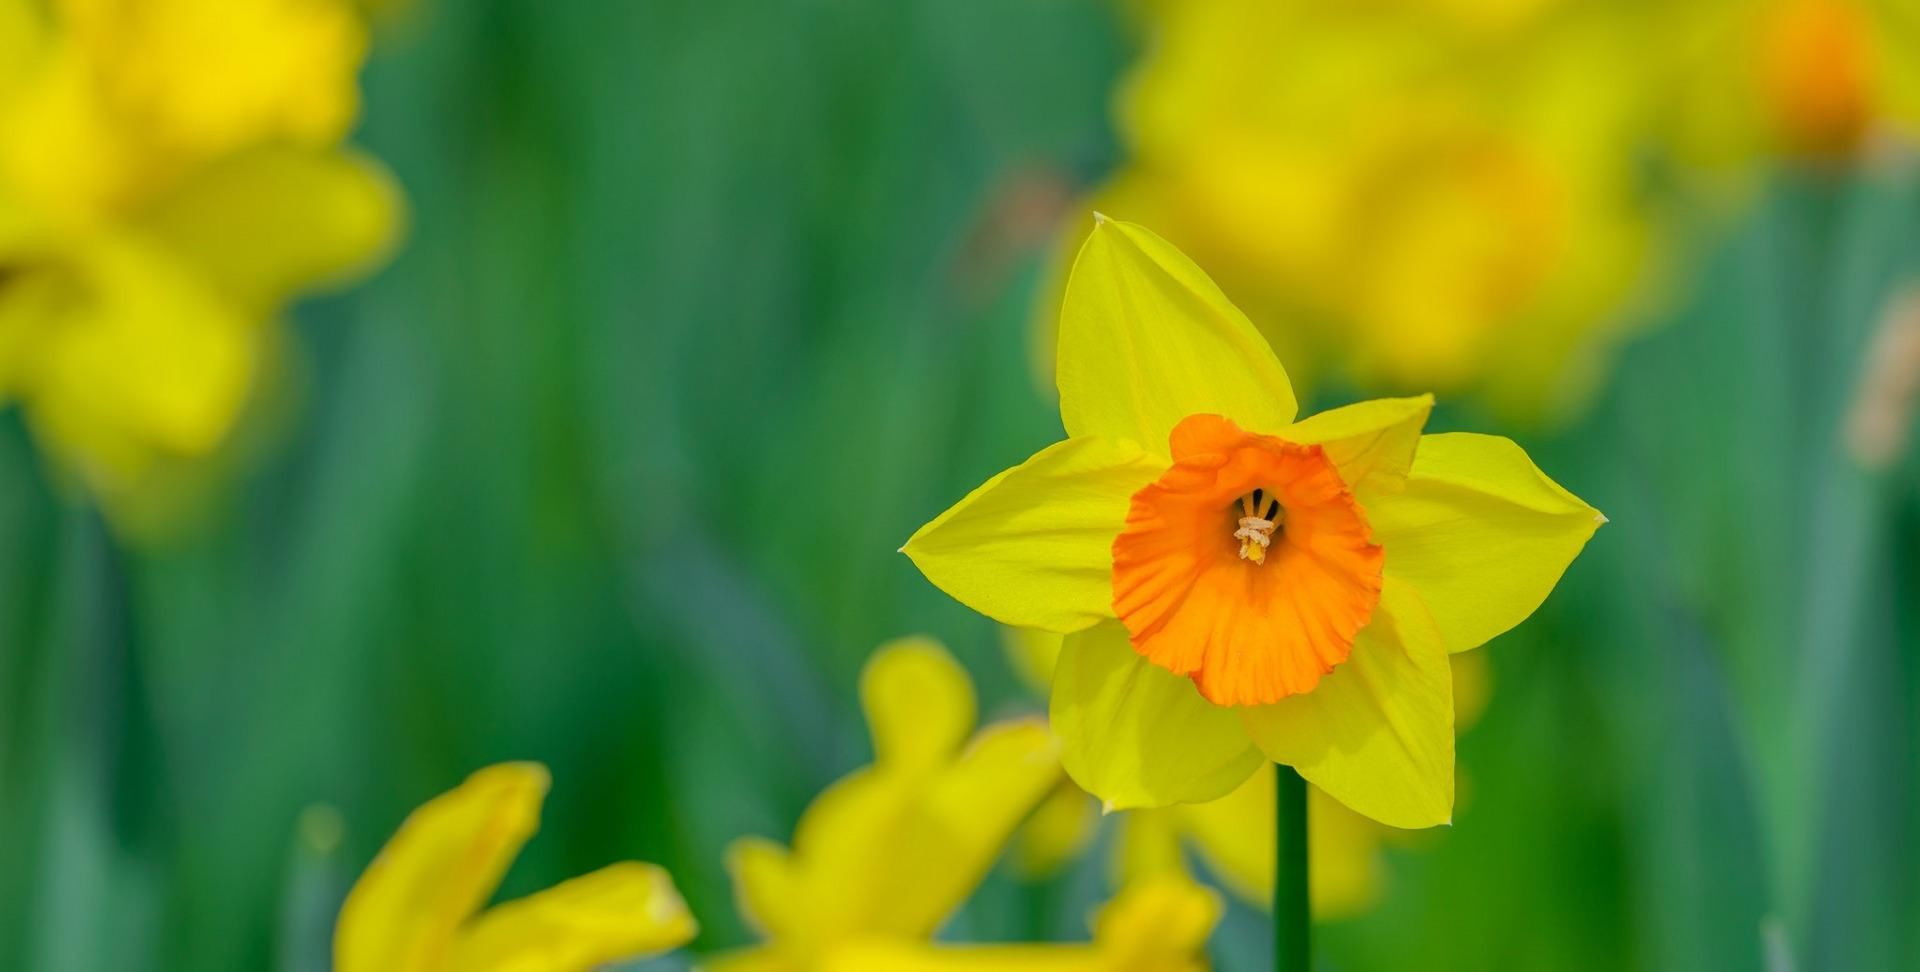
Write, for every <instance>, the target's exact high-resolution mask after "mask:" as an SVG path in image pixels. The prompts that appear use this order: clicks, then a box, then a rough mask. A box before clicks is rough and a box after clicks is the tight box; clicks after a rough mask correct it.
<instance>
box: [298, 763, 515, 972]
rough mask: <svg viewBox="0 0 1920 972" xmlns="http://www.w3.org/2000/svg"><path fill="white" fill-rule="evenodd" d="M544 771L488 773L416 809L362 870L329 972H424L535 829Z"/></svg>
mask: <svg viewBox="0 0 1920 972" xmlns="http://www.w3.org/2000/svg"><path fill="white" fill-rule="evenodd" d="M547 782H548V779H547V771H546V769H545V768H544V767H542V766H539V765H537V764H534V763H506V764H502V765H499V766H490V767H488V768H486V769H483V770H481V771H479V772H477V773H475V774H473V775H472V776H470V777H468V778H467V781H466V782H464V783H462V784H460V786H459V787H458V788H456V789H454V790H451V791H449V792H447V793H444V794H442V795H440V796H438V797H435V798H434V799H433V800H431V801H429V802H427V803H425V804H423V805H422V806H421V807H420V808H419V809H418V810H415V811H414V812H413V813H412V814H411V815H410V816H408V817H407V819H406V821H405V822H404V823H402V824H401V825H400V829H399V831H398V832H396V833H395V834H394V835H393V839H391V840H389V841H387V846H386V847H384V848H382V849H381V851H380V855H379V856H378V857H375V858H374V859H373V863H372V864H369V865H368V866H367V870H366V873H364V874H362V875H361V876H360V880H359V881H358V882H357V883H356V884H354V886H353V891H352V892H351V893H349V894H348V895H347V901H346V904H345V905H344V906H342V908H341V909H340V921H339V923H338V924H337V925H336V926H335V929H334V943H333V950H334V963H335V966H334V967H335V968H336V969H337V970H338V972H428V970H434V969H438V968H440V967H441V963H442V962H444V961H445V960H446V958H447V956H448V954H449V952H450V950H451V948H452V946H453V940H454V932H455V929H457V928H459V926H460V924H461V923H462V922H464V921H466V920H467V919H468V918H469V917H470V916H472V915H473V913H474V912H475V911H477V910H479V908H480V906H481V905H482V904H484V903H485V902H486V900H487V899H488V898H489V897H491V896H492V895H493V892H494V889H495V888H496V887H498V886H499V884H500V877H501V875H503V874H505V873H506V870H507V865H508V864H510V863H512V862H513V858H514V855H516V854H518V853H519V852H520V847H521V845H523V844H525V843H526V841H527V838H528V837H530V836H532V835H533V832H534V830H535V829H536V828H537V827H538V826H539V821H540V801H541V800H542V799H543V798H544V797H545V796H546V792H547Z"/></svg>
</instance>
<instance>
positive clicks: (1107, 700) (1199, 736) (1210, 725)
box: [1052, 622, 1261, 810]
mask: <svg viewBox="0 0 1920 972" xmlns="http://www.w3.org/2000/svg"><path fill="white" fill-rule="evenodd" d="M1052 717H1053V731H1054V733H1055V734H1056V735H1058V736H1059V737H1060V746H1061V762H1063V763H1064V764H1065V765H1066V767H1067V773H1068V774H1069V775H1071V776H1072V777H1073V779H1074V782H1076V783H1079V784H1080V786H1081V787H1082V788H1084V789H1085V790H1087V791H1088V792H1089V793H1092V794H1093V795H1094V796H1097V797H1099V798H1100V799H1101V800H1103V801H1105V802H1106V804H1107V805H1108V806H1109V807H1110V808H1112V809H1116V810H1126V809H1133V808H1136V807H1161V806H1167V805H1169V804H1174V803H1191V802H1196V801H1201V800H1212V799H1215V798H1217V797H1221V796H1224V795H1226V794H1227V793H1229V792H1232V790H1233V788H1234V787H1236V786H1238V785H1240V782H1241V781H1242V780H1245V779H1246V778H1247V776H1248V775H1249V774H1251V773H1252V772H1253V771H1254V770H1256V769H1258V768H1259V766H1260V761H1261V758H1260V751H1259V749H1257V748H1256V747H1255V746H1254V745H1253V743H1252V742H1250V741H1249V740H1248V739H1247V734H1246V732H1245V730H1244V729H1242V728H1241V725H1240V719H1239V716H1238V715H1237V714H1236V710H1234V709H1230V708H1226V707H1223V706H1217V705H1214V704H1213V703H1211V702H1208V701H1207V700H1206V699H1204V698H1201V696H1200V690H1199V689H1197V688H1195V687H1194V685H1193V680H1192V679H1189V678H1185V677H1182V676H1179V675H1175V674H1173V673H1172V672H1169V671H1167V670H1166V669H1164V668H1161V667H1159V666H1157V665H1155V664H1153V663H1152V662H1149V661H1148V660H1146V659H1145V658H1143V657H1141V656H1140V655H1139V654H1138V653H1136V652H1135V651H1134V650H1133V646H1132V645H1130V644H1129V643H1128V641H1127V630H1126V628H1124V627H1122V626H1121V625H1120V624H1119V622H1111V623H1108V624H1102V625H1100V626H1098V627H1095V628H1091V629H1088V630H1086V631H1082V632H1079V633H1077V634H1073V635H1070V636H1068V638H1067V641H1066V644H1065V646H1064V647H1063V648H1062V649H1061V652H1060V664H1059V668H1058V670H1057V671H1056V672H1055V673H1054V679H1053V701H1052Z"/></svg>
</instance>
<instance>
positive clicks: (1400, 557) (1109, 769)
mask: <svg viewBox="0 0 1920 972" xmlns="http://www.w3.org/2000/svg"><path fill="white" fill-rule="evenodd" d="M1058 368H1059V381H1060V391H1061V411H1062V416H1063V418H1064V420H1065V424H1066V427H1067V431H1068V433H1069V438H1068V439H1067V440H1066V441H1065V442H1063V443H1060V444H1058V445H1055V446H1053V447H1051V448H1049V449H1046V450H1043V451H1041V452H1040V453H1039V454H1038V455H1037V456H1036V457H1035V458H1034V459H1032V460H1029V461H1028V462H1027V463H1026V464H1025V465H1022V466H1020V467H1017V468H1016V469H1014V470H1011V471H1009V472H1007V473H1003V474H1001V475H1000V476H998V477H995V478H994V479H992V480H989V481H988V483H987V484H986V485H985V486H982V487H981V488H979V489H977V490H975V491H974V493H973V494H972V495H970V496H968V497H967V498H966V499H964V500H962V501H961V502H960V503H959V504H957V505H956V506H955V507H954V508H953V509H950V510H948V511H947V512H946V513H944V514H942V515H941V516H939V517H937V518H935V519H934V520H933V521H932V522H931V523H929V524H927V526H925V527H923V528H922V529H921V530H920V531H919V532H917V533H916V534H915V535H914V537H913V539H912V540H910V541H909V542H908V544H907V546H906V548H905V550H906V552H907V553H908V554H909V555H910V556H912V557H913V560H914V562H915V564H916V565H918V566H919V567H920V568H921V570H922V571H923V572H924V573H925V574H926V575H927V577H928V578H929V579H930V580H932V581H933V582H934V583H935V584H937V585H939V586H940V587H942V588H943V589H945V590H946V591H947V592H948V593H949V594H952V595H953V596H954V597H956V598H958V599H960V600H961V601H963V602H965V603H967V604H968V605H970V606H972V607H974V608H976V609H977V610H980V611H982V612H983V613H986V614H988V615H989V616H992V617H995V618H998V619H999V620H1001V621H1004V622H1007V623H1010V624H1018V625H1025V626H1032V627H1042V628H1049V629H1052V630H1056V631H1063V632H1069V633H1071V632H1080V633H1078V634H1073V635H1072V637H1071V638H1070V639H1069V641H1068V643H1067V645H1066V647H1065V648H1064V649H1063V652H1062V656H1061V659H1060V662H1059V667H1058V669H1057V670H1056V672H1055V673H1054V680H1053V693H1052V699H1051V703H1052V712H1053V719H1054V728H1055V730H1056V731H1057V732H1058V733H1059V735H1060V738H1061V742H1062V747H1063V757H1062V758H1063V761H1064V762H1065V765H1066V767H1067V769H1068V772H1069V773H1070V774H1071V775H1072V776H1073V778H1074V779H1075V781H1076V782H1078V783H1080V784H1081V785H1082V786H1084V787H1086V788H1087V789H1088V790H1090V791H1092V792H1093V793H1094V794H1095V795H1096V796H1099V797H1101V798H1102V799H1103V800H1105V801H1107V802H1108V803H1109V804H1110V805H1112V806H1116V807H1151V806H1160V805H1166V804H1172V803H1182V802H1195V801H1205V800H1209V799H1213V798H1217V797H1219V796H1222V795H1224V794H1226V793H1228V792H1230V791H1232V790H1233V789H1234V788H1235V787H1236V786H1237V785H1239V784H1240V783H1241V781H1243V780H1244V779H1245V778H1246V777H1247V775H1248V774H1250V773H1252V772H1253V771H1254V769H1255V768H1256V767H1257V765H1258V762H1259V759H1258V757H1257V756H1255V755H1254V754H1253V750H1254V749H1255V748H1257V749H1258V750H1259V751H1261V752H1264V753H1265V755H1266V756H1267V757H1269V758H1271V759H1273V760H1275V761H1278V762H1283V763H1287V764H1289V765H1292V766H1294V767H1295V768H1297V769H1298V770H1299V771H1300V773H1301V774H1302V775H1303V776H1305V777H1306V778H1307V779H1309V780H1311V781H1313V782H1314V783H1315V784H1316V785H1318V786H1319V787H1320V788H1321V789H1322V790H1324V791H1326V792H1327V793H1328V794H1329V795H1331V796H1333V797H1335V798H1336V799H1338V800H1340V801H1341V802H1342V803H1345V804H1346V805H1347V806H1349V807H1352V808H1353V809H1355V810H1357V811H1359V812H1361V813H1363V814H1366V815H1367V816H1370V817H1373V818H1375V819H1377V820H1380V821H1382V822H1385V823H1389V824H1393V825H1395V826H1401V827H1426V826H1432V825H1435V824H1439V823H1443V822H1446V821H1447V820H1449V819H1450V818H1451V815H1452V807H1453V701H1452V692H1451V689H1450V684H1449V679H1450V674H1449V667H1448V662H1447V652H1448V650H1449V648H1454V649H1458V648H1464V647H1471V646H1472V645H1473V644H1478V643H1479V641H1482V640H1485V639H1486V638H1488V637H1492V636H1493V635H1495V634H1498V633H1499V632H1501V631H1504V630H1506V629H1507V628H1509V627H1511V626H1512V625H1513V624H1515V623H1517V622H1518V621H1520V620H1521V619H1523V618H1524V617H1526V615H1527V614H1529V613H1531V611H1532V610H1533V609H1534V608H1535V607H1537V606H1538V605H1539V603H1540V601H1541V599H1543V598H1544V597H1545V596H1546V594H1547V592H1548V591H1550V590H1551V589H1552V587H1553V585H1554V583H1555V582H1556V581H1557V580H1558V579H1559V577H1560V574H1561V572H1562V571H1564V570H1565V568H1566V566H1567V564H1568V563H1569V562H1571V561H1572V559H1573V557H1574V556H1575V555H1576V554H1578V553H1579V551H1580V549H1581V547H1582V546H1584V544H1585V543H1586V540H1587V538H1588V537H1589V536H1590V535H1591V534H1592V532H1593V528H1594V526H1595V525H1597V524H1598V523H1599V522H1600V518H1599V515H1598V514H1597V513H1595V512H1594V511H1593V510H1592V509H1591V508H1590V507H1588V506H1587V505H1586V504H1585V503H1582V502H1581V501H1580V500H1578V499H1577V498H1575V497H1574V496H1573V495H1572V494H1570V493H1568V492H1566V491H1565V490H1563V489H1561V488H1560V487H1559V486H1557V485H1555V484H1554V483H1552V481H1551V480H1548V479H1547V478H1546V477H1545V476H1544V475H1541V474H1540V473H1539V471H1538V470H1536V469H1534V468H1533V466H1532V464H1531V463H1530V462H1528V461H1527V460H1526V458H1525V455H1524V454H1523V453H1521V452H1520V451H1519V449H1518V448H1517V447H1515V446H1513V445H1512V444H1511V443H1508V442H1506V441H1505V440H1498V439H1489V438H1487V437H1461V436H1426V435H1423V434H1422V432H1423V429H1424V427H1425V424H1426V421H1427V418H1428V415H1429V413H1430V412H1431V409H1432V404H1433V403H1432V400H1431V399H1430V398H1428V397H1425V396H1421V397H1417V398H1408V399H1398V400H1387V401H1376V402H1363V403H1359V404H1356V405H1352V406H1348V407H1346V408H1342V409H1334V410H1332V411H1329V412H1326V413H1323V414H1321V415H1316V416H1311V417H1309V418H1307V419H1305V420H1302V421H1299V422H1295V421H1294V400H1293V394H1292V391H1291V390H1290V389H1289V388H1288V386H1287V383H1286V376H1285V373H1284V372H1283V371H1282V370H1281V369H1280V365H1279V362H1278V361H1277V360H1276V359H1275V358H1274V355H1273V352H1272V350H1271V349H1270V348H1268V346H1267V345H1266V344H1265V342H1264V341H1263V340H1262V339H1261V338H1260V336H1259V334H1258V333H1257V332H1255V331H1254V330H1253V326H1252V325H1251V324H1249V323H1248V322H1247V320H1246V318H1245V317H1244V316H1243V315H1241V314H1240V313H1239V312H1238V311H1236V310H1234V309H1233V307H1232V305H1231V304H1228V303H1227V302H1226V300H1225V298H1224V297H1222V296H1221V295H1220V292H1219V290H1218V288H1216V287H1214V286H1213V284H1212V283H1211V282H1210V281H1208V280H1207V278H1206V277H1205V275H1204V274H1202V273H1201V272H1200V271H1199V269H1198V268H1197V267H1195V266H1194V265H1193V264H1192V263H1191V262H1190V261H1188V260H1187V259H1186V258H1185V257H1184V256H1182V255H1180V254H1179V253H1178V252H1177V251H1175V250H1174V249H1173V247H1171V246H1170V245H1168V244H1167V243H1166V242H1164V241H1162V240H1160V239H1159V238H1158V237H1155V236H1154V235H1153V234H1151V233H1149V232H1147V231H1146V230H1144V229H1142V228H1140V227H1138V226H1132V225H1129V224H1125V223H1117V222H1114V221H1111V220H1106V219H1099V220H1096V221H1095V225H1094V229H1093V232H1092V234H1091V235H1090V236H1089V237H1088V239H1087V242H1086V244H1085V245H1084V246H1083V247H1082V249H1081V253H1080V257H1079V259H1078V260H1077V261H1076V263H1075V266H1074V270H1073V274H1072V280H1071V282H1070V283H1069V285H1068V287H1067V293H1066V303H1065V306H1064V307H1063V308H1062V310H1061V324H1060V351H1059V360H1058ZM1488 443H1498V444H1497V445H1490V444H1488ZM1123 500H1124V502H1122V501H1123ZM1103 572H1104V577H1105V580H1106V582H1107V583H1106V585H1105V588H1104V589H1102V585H1101V579H1102V576H1103ZM1110 619H1117V620H1118V623H1117V624H1115V623H1113V622H1112V621H1111V620H1110ZM1123 636H1124V643H1126V644H1130V645H1131V649H1132V651H1131V652H1128V651H1127V650H1126V648H1125V647H1123V646H1122V645H1123Z"/></svg>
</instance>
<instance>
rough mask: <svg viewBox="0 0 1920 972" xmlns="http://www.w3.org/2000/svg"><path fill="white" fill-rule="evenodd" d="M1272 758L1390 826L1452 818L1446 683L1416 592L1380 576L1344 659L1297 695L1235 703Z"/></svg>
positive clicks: (1435, 638) (1434, 634) (1437, 643)
mask: <svg viewBox="0 0 1920 972" xmlns="http://www.w3.org/2000/svg"><path fill="white" fill-rule="evenodd" d="M1241 712H1242V713H1243V715H1244V718H1245V722H1246V728H1247V732H1248V733H1249V734H1251V735H1252V737H1253V739H1254V741H1255V742H1257V743H1258V744H1259V746H1260V748H1261V750H1263V751H1264V752H1265V753H1266V754H1267V756H1268V757H1269V758H1271V759H1272V760H1273V761H1274V762H1277V763H1285V764H1287V765H1289V766H1292V767H1294V768H1295V769H1297V770H1299V771H1300V775H1301V776H1304V777H1306V778H1307V780H1308V781H1310V782H1312V783H1313V784H1314V785H1315V786H1318V787H1320V788H1321V789H1323V790H1325V791H1327V795H1329V796H1331V797H1333V798H1334V799H1336V800H1339V801H1340V802H1341V803H1344V804H1346V805H1347V806H1348V807H1350V808H1352V809H1353V810H1354V811H1355V812H1358V813H1360V814H1363V815H1365V816H1368V817H1372V818H1373V819H1375V820H1378V821H1380V822H1381V823H1384V824H1387V825H1389V826H1393V827H1407V828H1418V827H1432V826H1436V825H1439V824H1443V823H1448V822H1450V821H1451V820H1452V819H1453V688H1452V682H1451V670H1450V669H1449V668H1448V665H1447V652H1446V646H1445V645H1444V644H1442V642H1441V640H1440V632H1439V629H1438V628H1437V627H1435V625H1434V622H1433V618H1432V616H1431V615H1430V614H1429V613H1428V612H1427V609H1426V606H1425V605H1424V604H1422V603H1421V601H1420V596H1419V594H1417V593H1416V592H1414V591H1413V590H1412V589H1411V588H1409V587H1407V586H1406V585H1405V584H1400V583H1395V582H1394V581H1393V579H1392V578H1391V577H1389V578H1388V581H1387V583H1386V585H1385V586H1384V587H1383V589H1382V591H1381V596H1380V607H1379V608H1378V609H1377V610H1376V611H1375V612H1374V617H1373V621H1372V622H1371V623H1369V624H1368V625H1367V627H1366V628H1364V629H1362V630H1361V632H1360V637H1359V638H1358V639H1357V640H1356V641H1355V642H1354V646H1353V654H1352V655H1351V656H1350V657H1349V658H1348V659H1347V661H1346V664H1344V665H1341V666H1340V667H1339V668H1337V669H1335V670H1334V671H1333V673H1332V674H1330V675H1328V676H1327V677H1326V678H1323V679H1321V680H1320V685H1319V687H1317V688H1315V689H1314V690H1313V691H1312V692H1309V693H1307V694H1305V695H1295V696H1290V697H1288V698H1285V699H1282V700H1281V701H1279V702H1277V703H1274V704H1273V705H1264V706H1258V707H1255V708H1250V709H1243V710H1241Z"/></svg>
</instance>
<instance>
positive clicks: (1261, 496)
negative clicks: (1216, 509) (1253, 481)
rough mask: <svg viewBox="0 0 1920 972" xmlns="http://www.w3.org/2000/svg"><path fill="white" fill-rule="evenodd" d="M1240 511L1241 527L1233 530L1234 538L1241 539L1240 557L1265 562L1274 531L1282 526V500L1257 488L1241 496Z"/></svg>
mask: <svg viewBox="0 0 1920 972" xmlns="http://www.w3.org/2000/svg"><path fill="white" fill-rule="evenodd" d="M1240 512H1241V513H1242V514H1243V515H1242V516H1241V517H1240V524H1239V526H1240V528H1239V529H1237V530H1235V531H1233V538H1234V539H1235V540H1238V541H1240V559H1241V560H1251V561H1253V562H1254V563H1255V564H1256V565H1258V564H1264V563H1266V562H1267V548H1268V547H1270V546H1272V545H1273V531H1274V530H1277V529H1279V527H1280V520H1281V514H1282V511H1281V509H1280V501H1279V500H1277V499H1274V498H1273V497H1271V496H1267V495H1266V494H1265V493H1264V492H1263V491H1261V490H1257V489H1256V490H1254V491H1253V492H1251V493H1248V494H1246V495H1243V496H1241V497H1240Z"/></svg>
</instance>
